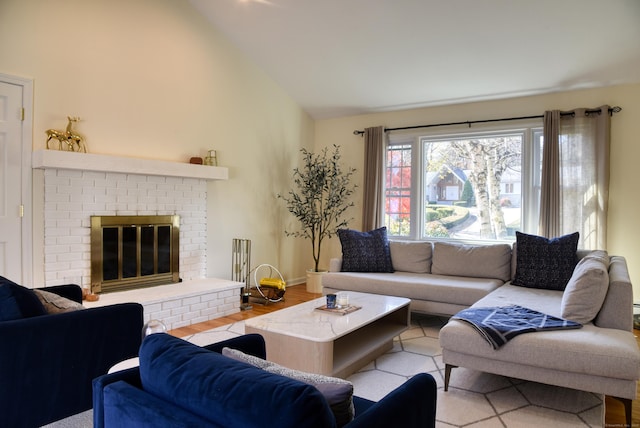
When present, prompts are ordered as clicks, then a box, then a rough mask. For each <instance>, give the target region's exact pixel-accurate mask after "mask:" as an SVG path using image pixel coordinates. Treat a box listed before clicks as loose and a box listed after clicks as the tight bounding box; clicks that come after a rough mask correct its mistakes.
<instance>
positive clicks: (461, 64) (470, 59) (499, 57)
mask: <svg viewBox="0 0 640 428" xmlns="http://www.w3.org/2000/svg"><path fill="white" fill-rule="evenodd" d="M189 1H190V2H191V3H192V4H193V5H194V6H195V7H196V9H197V10H199V11H200V12H201V13H202V14H203V15H204V16H205V17H206V18H207V19H208V20H209V21H210V22H211V23H212V25H214V26H215V27H216V28H217V29H218V31H220V32H221V33H222V34H223V35H224V36H225V37H227V38H228V39H229V40H230V42H231V43H232V44H234V45H235V46H237V48H238V49H239V50H240V51H241V52H243V53H244V54H245V55H246V57H247V58H249V60H250V61H252V62H254V63H255V64H256V65H257V66H258V67H260V68H261V69H262V70H264V72H265V73H266V74H268V75H269V76H270V77H271V78H272V79H273V80H275V81H276V82H277V83H278V84H279V85H280V86H281V87H282V88H283V89H284V90H285V91H286V92H287V93H288V94H289V95H290V96H291V97H292V98H293V99H295V100H296V101H297V102H298V103H299V104H300V105H301V106H302V108H303V109H305V111H307V112H308V113H309V114H310V115H311V116H312V117H314V118H316V119H323V118H331V117H340V116H345V115H353V114H362V113H370V112H380V111H390V110H398V109H406V108H413V107H423V106H434V105H444V104H455V103H460V102H468V101H479V100H488V99H501V98H509V97H515V96H521V95H530V94H542V93H550V92H557V91H565V90H572V89H580V88H593V87H601V86H608V85H615V84H624V83H637V82H640V1H638V0H607V1H603V0H535V1H533V0H189Z"/></svg>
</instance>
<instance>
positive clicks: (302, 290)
mask: <svg viewBox="0 0 640 428" xmlns="http://www.w3.org/2000/svg"><path fill="white" fill-rule="evenodd" d="M320 296H321V294H317V293H308V292H307V290H306V287H305V285H304V284H301V285H295V286H291V287H288V288H287V293H286V295H285V297H286V298H285V299H284V301H281V302H277V303H269V304H267V305H265V304H263V303H262V302H261V300H258V299H254V298H252V299H251V304H252V306H253V308H252V309H250V310H246V311H240V312H238V313H236V314H233V315H229V316H226V317H222V318H217V319H215V320H211V321H207V322H203V323H199V324H194V325H190V326H188V327H181V328H177V329H175V330H171V331H170V332H169V333H171V334H172V335H174V336H177V337H185V336H189V335H192V334H195V333H199V332H203V331H206V330H211V329H212V328H216V327H220V326H223V325H227V324H231V323H234V322H237V321H242V320H246V319H248V318H252V317H256V316H258V315H263V314H267V313H269V312H273V311H277V310H279V309H282V308H286V307H289V306H294V305H297V304H299V303H302V302H306V301H309V300H312V299H315V298H317V297H320ZM634 333H635V335H636V340H637V341H638V343H639V345H640V340H639V339H638V337H639V336H640V330H634ZM639 391H640V387H639ZM605 407H606V415H605V426H606V427H623V426H624V424H625V416H624V406H623V405H622V403H621V402H620V401H618V400H616V399H614V398H611V397H606V405H605ZM632 426H634V427H640V395H639V396H636V399H635V400H634V401H633V424H632Z"/></svg>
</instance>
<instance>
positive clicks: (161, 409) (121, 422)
mask: <svg viewBox="0 0 640 428" xmlns="http://www.w3.org/2000/svg"><path fill="white" fill-rule="evenodd" d="M104 420H105V426H109V427H153V428H172V427H198V428H200V427H213V426H218V425H217V424H215V425H214V424H212V423H211V422H209V421H207V420H205V419H202V418H201V417H199V416H198V415H196V414H194V413H191V412H188V411H186V410H185V409H183V408H182V407H179V406H177V405H175V404H173V403H171V402H168V401H165V400H162V399H160V398H158V397H156V396H154V395H151V394H149V393H147V392H145V391H143V390H142V389H139V388H136V387H135V386H132V385H131V384H129V383H127V382H123V381H118V382H115V383H113V384H110V385H107V386H106V387H105V388H104ZM96 426H97V425H96Z"/></svg>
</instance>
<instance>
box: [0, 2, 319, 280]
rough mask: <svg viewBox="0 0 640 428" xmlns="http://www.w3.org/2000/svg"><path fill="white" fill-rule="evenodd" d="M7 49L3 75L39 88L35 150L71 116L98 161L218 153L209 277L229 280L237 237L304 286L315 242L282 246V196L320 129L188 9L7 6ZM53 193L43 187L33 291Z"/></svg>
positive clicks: (179, 5)
mask: <svg viewBox="0 0 640 428" xmlns="http://www.w3.org/2000/svg"><path fill="white" fill-rule="evenodd" d="M0 40H2V41H3V42H2V43H1V44H0V72H2V73H6V74H10V75H16V76H22V77H27V78H33V79H34V112H33V113H34V114H33V117H34V120H33V135H34V138H33V140H34V143H33V148H34V149H41V148H44V145H45V134H44V131H45V130H46V129H49V128H56V129H61V128H62V129H63V128H64V127H65V126H66V122H67V120H66V116H68V115H72V116H80V117H81V118H82V121H81V122H79V123H78V124H77V125H76V128H75V129H76V130H77V131H78V132H79V133H81V134H83V135H84V136H85V137H86V142H87V145H88V149H89V152H90V153H95V154H100V153H101V154H112V155H121V156H133V157H140V158H148V159H161V160H172V161H179V162H182V161H184V162H188V160H189V158H190V157H191V156H202V157H204V156H205V155H206V152H207V150H208V149H212V148H215V149H217V150H218V160H219V164H220V165H221V166H226V167H228V168H229V176H230V178H229V180H228V181H220V182H210V183H208V184H207V209H208V237H207V270H208V276H212V277H221V278H230V276H231V243H232V239H233V238H248V239H251V240H252V244H253V245H252V248H253V254H252V260H253V264H254V265H255V264H258V263H271V264H274V265H276V266H278V267H279V268H280V270H281V271H282V272H283V274H284V275H285V276H286V277H288V278H289V279H291V278H302V277H303V276H304V269H305V267H306V265H307V264H308V261H307V259H306V256H307V255H308V252H307V251H306V245H305V244H306V243H305V242H303V241H297V240H295V239H293V238H285V237H284V233H283V229H284V226H283V224H284V222H285V219H286V218H287V217H286V211H284V210H283V209H282V205H281V204H278V202H277V201H276V200H275V194H276V193H278V192H285V191H286V190H287V189H288V187H289V185H290V184H289V182H290V179H289V175H290V171H291V169H292V168H293V166H294V165H295V164H297V162H298V159H299V156H298V150H299V149H300V147H311V146H312V145H313V132H314V131H313V128H314V123H313V121H312V120H311V119H310V117H309V116H308V115H307V114H306V113H305V112H304V111H302V110H301V109H300V107H299V106H298V105H297V104H296V103H295V102H294V101H293V100H292V99H291V98H290V97H289V96H288V95H287V94H286V93H284V92H283V91H282V89H281V88H280V87H278V86H277V85H276V84H275V83H274V82H273V81H272V80H270V79H269V78H268V77H267V76H266V75H265V74H264V73H263V72H261V71H260V70H259V69H257V68H256V67H255V66H254V65H253V64H252V63H249V62H248V61H247V60H246V59H245V58H244V57H243V56H242V55H240V53H239V52H238V51H237V50H236V49H235V48H233V47H231V46H230V45H229V43H228V42H227V41H226V40H224V39H223V38H222V37H221V36H220V35H219V34H218V33H217V32H216V31H215V30H214V29H212V27H211V26H210V25H209V24H208V23H207V22H205V20H204V19H203V18H202V17H201V16H200V15H199V14H198V13H197V12H196V11H195V10H194V9H193V8H192V7H191V6H190V5H189V3H188V2H186V1H181V0H90V1H86V0H47V1H42V0H2V2H0ZM9 41H10V42H9ZM40 174H41V171H36V172H35V179H34V183H42V182H43V180H42V177H41V176H40ZM43 194H44V189H43V188H42V187H40V188H34V201H33V202H34V242H33V254H34V264H35V265H34V284H35V285H37V284H42V283H43V265H42V263H43V262H42V260H43V251H42V247H43V242H42V240H43V233H42V224H43V222H44V219H43V218H42V210H41V206H42V200H43V197H44V196H43ZM38 208H40V209H38Z"/></svg>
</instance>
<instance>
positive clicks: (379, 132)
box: [362, 126, 385, 231]
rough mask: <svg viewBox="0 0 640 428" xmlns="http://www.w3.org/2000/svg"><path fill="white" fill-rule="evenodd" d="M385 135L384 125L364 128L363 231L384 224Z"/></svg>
mask: <svg viewBox="0 0 640 428" xmlns="http://www.w3.org/2000/svg"><path fill="white" fill-rule="evenodd" d="M384 137H385V133H384V126H376V127H372V128H365V130H364V171H363V172H364V178H363V186H362V187H363V189H362V192H363V201H362V230H363V231H369V230H373V229H377V228H378V227H380V226H382V225H383V224H384V210H383V209H384V207H383V204H382V201H383V197H382V196H383V195H382V191H383V188H384V166H385V163H384V159H385V142H384Z"/></svg>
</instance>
